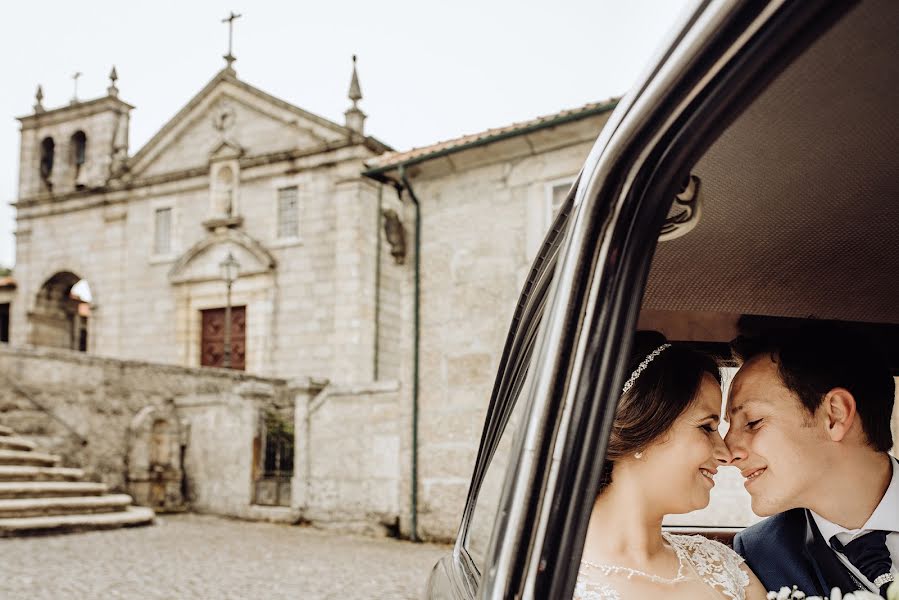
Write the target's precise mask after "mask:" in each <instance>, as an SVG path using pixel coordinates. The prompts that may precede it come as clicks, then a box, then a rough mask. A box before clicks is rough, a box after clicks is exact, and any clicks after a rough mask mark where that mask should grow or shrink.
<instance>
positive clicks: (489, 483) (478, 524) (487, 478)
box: [465, 376, 530, 570]
mask: <svg viewBox="0 0 899 600" xmlns="http://www.w3.org/2000/svg"><path fill="white" fill-rule="evenodd" d="M529 382H530V376H528V377H527V378H526V379H525V383H524V385H523V386H522V387H521V390H525V389H527V387H528V385H529ZM526 405H527V402H525V397H524V394H522V393H521V391H519V394H518V398H516V402H515V406H514V408H513V409H512V413H511V415H510V416H509V421H508V423H506V428H505V430H503V433H502V435H501V437H500V439H499V444H498V445H497V447H496V450H495V452H494V454H493V458H492V459H491V461H490V465H489V466H488V467H487V472H486V473H485V474H484V479H483V481H482V483H481V489H480V492H479V493H478V497H477V501H476V502H475V507H474V511H473V512H472V516H471V521H470V522H469V525H468V532H467V536H466V540H465V548H466V550H468V554H469V555H470V556H471V559H472V560H473V561H474V563H475V565H476V566H477V568H478V570H481V568H482V567H483V565H484V559H485V558H486V555H487V547H488V544H489V543H490V534H491V533H492V532H493V523H494V522H495V520H496V513H497V510H498V509H499V501H500V496H501V495H502V491H503V483H504V482H505V479H506V472H507V470H508V467H509V464H510V459H511V458H512V451H513V448H514V441H515V440H514V438H515V437H516V434H517V433H518V431H519V429H520V428H521V421H522V417H523V414H524V412H525V406H526Z"/></svg>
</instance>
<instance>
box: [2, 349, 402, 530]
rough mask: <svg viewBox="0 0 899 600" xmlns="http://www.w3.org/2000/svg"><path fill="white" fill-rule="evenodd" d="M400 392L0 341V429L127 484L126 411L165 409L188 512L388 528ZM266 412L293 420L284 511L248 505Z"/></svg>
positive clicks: (398, 467)
mask: <svg viewBox="0 0 899 600" xmlns="http://www.w3.org/2000/svg"><path fill="white" fill-rule="evenodd" d="M398 391H399V385H398V384H397V383H396V382H395V381H385V382H379V383H374V384H367V385H363V386H356V387H352V388H348V387H340V386H335V385H330V386H329V385H328V383H327V381H316V380H311V379H297V380H291V381H287V380H284V379H275V378H266V377H256V376H252V375H247V374H245V373H241V372H236V371H226V370H223V369H191V368H185V367H177V366H171V365H161V364H153V363H146V362H137V361H122V360H116V359H107V358H99V357H95V356H90V355H85V354H81V353H77V352H71V351H65V350H49V349H36V348H15V349H12V348H10V347H8V346H6V345H5V344H3V345H0V424H3V425H6V426H8V427H12V428H13V429H14V430H16V431H17V432H18V433H19V434H20V435H22V436H23V437H26V438H28V439H31V440H33V441H35V442H36V443H37V444H38V445H39V447H40V449H41V450H46V451H49V452H52V453H56V454H60V455H61V456H62V457H63V465H65V466H77V467H81V468H83V469H84V470H85V471H86V473H87V476H88V478H89V479H93V480H97V481H102V482H104V483H106V484H107V485H109V486H110V488H111V489H113V490H115V491H129V488H128V481H127V473H128V467H129V465H128V464H127V457H128V455H129V438H130V430H129V428H130V427H132V425H133V422H134V421H135V416H136V415H138V413H141V412H142V411H144V412H146V409H147V407H154V408H156V409H158V412H159V414H166V413H168V414H174V415H175V416H176V418H177V419H178V424H177V425H178V427H179V429H180V431H181V434H182V436H183V440H184V443H185V447H184V455H183V460H184V465H183V468H184V474H185V480H186V491H187V500H188V501H189V505H190V507H191V508H193V509H194V510H197V511H200V512H209V513H215V514H222V515H230V516H235V517H240V518H249V519H271V520H283V521H290V522H296V521H298V520H307V521H310V522H312V523H313V524H316V525H320V526H327V527H337V528H343V529H347V528H349V529H353V530H357V531H360V530H361V531H368V532H378V533H382V534H383V533H391V532H393V531H395V529H396V524H397V519H398V510H399V494H400V480H401V477H400V472H401V471H402V470H403V469H407V468H408V466H404V465H403V464H401V463H400V458H399V447H400V436H401V434H402V428H401V421H400V415H399V413H400V411H399V394H398ZM264 410H275V411H278V412H281V413H282V414H283V413H284V412H288V413H290V412H292V413H293V415H294V417H293V418H294V423H295V429H294V431H295V440H294V448H295V455H294V478H293V481H292V484H291V488H292V489H291V491H292V493H291V502H290V506H287V507H271V506H258V505H255V504H254V501H255V499H254V485H253V481H254V473H255V472H256V470H255V467H256V465H254V459H257V458H258V457H257V454H258V452H259V448H256V449H255V450H254V437H255V436H256V435H257V432H258V427H259V419H260V415H261V413H262V411H264ZM131 455H132V456H134V455H135V454H134V453H132V454H131Z"/></svg>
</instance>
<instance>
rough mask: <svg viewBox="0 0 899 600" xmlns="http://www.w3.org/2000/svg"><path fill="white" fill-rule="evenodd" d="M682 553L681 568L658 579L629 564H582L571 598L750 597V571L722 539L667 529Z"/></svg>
mask: <svg viewBox="0 0 899 600" xmlns="http://www.w3.org/2000/svg"><path fill="white" fill-rule="evenodd" d="M662 537H664V538H665V540H666V541H667V542H668V544H669V545H670V546H671V548H672V549H673V550H674V551H675V553H676V554H677V559H678V564H679V567H678V572H677V575H676V576H675V577H673V578H665V577H659V576H655V575H651V574H649V573H644V572H642V571H636V570H633V569H628V568H625V567H618V566H612V565H595V564H592V563H589V562H586V561H583V562H581V565H580V570H579V571H578V578H577V585H576V586H575V589H574V597H573V599H572V600H636V599H642V598H654V597H659V598H662V597H664V598H675V597H685V598H695V597H703V598H709V599H711V598H725V599H727V600H745V598H746V586H748V585H749V575H747V573H746V572H745V571H744V570H742V569H741V568H740V565H741V564H742V563H743V558H742V557H741V556H740V555H739V554H737V553H736V552H734V551H733V550H731V549H730V548H728V547H727V546H725V545H724V544H722V543H720V542H715V541H712V540H709V539H707V538H705V537H703V536H700V535H674V534H670V533H665V532H663V533H662Z"/></svg>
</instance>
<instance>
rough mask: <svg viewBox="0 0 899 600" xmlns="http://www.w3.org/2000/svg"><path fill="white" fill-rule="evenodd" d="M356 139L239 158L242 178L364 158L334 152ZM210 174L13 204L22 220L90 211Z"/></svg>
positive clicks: (192, 172) (200, 171) (189, 172)
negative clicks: (267, 169)
mask: <svg viewBox="0 0 899 600" xmlns="http://www.w3.org/2000/svg"><path fill="white" fill-rule="evenodd" d="M357 138H358V139H351V140H341V141H338V142H328V143H325V144H322V145H320V146H317V147H315V148H305V149H296V150H286V151H282V152H270V153H266V154H259V155H255V156H244V157H242V158H241V159H240V161H239V164H240V168H241V171H242V173H243V175H242V176H241V179H242V180H243V181H245V182H247V181H252V180H254V179H256V177H255V176H254V175H253V174H252V169H254V168H259V167H264V166H267V165H277V164H278V163H288V164H286V165H284V166H285V169H284V173H291V174H293V173H298V172H302V171H311V170H314V169H320V168H324V167H328V166H333V165H337V164H340V163H344V162H348V161H362V160H364V159H365V158H367V156H365V154H366V152H362V151H360V152H358V153H353V154H352V155H350V156H335V154H336V153H339V151H341V150H346V149H350V148H354V147H358V146H360V141H361V140H362V139H367V138H362V136H357ZM364 147H365V148H366V149H367V150H369V151H372V152H373V151H374V150H372V149H371V148H370V147H369V146H367V145H366V146H364ZM316 157H318V160H306V161H305V162H303V161H304V159H315V158H316ZM298 161H299V164H298ZM360 174H361V168H360ZM208 177H209V166H208V165H204V166H202V167H196V168H193V169H185V170H182V171H173V172H170V173H164V174H160V175H154V176H152V177H145V178H141V179H133V180H131V181H119V182H115V183H116V185H111V186H108V187H106V188H102V189H92V190H73V191H71V192H67V193H65V194H46V193H45V194H41V195H40V196H33V197H30V198H20V199H19V200H17V201H15V202H13V203H12V205H13V206H15V207H16V209H17V212H18V215H17V218H18V219H19V220H25V219H29V218H34V217H37V216H46V215H51V214H62V213H67V212H75V211H79V210H87V209H90V208H95V207H97V206H106V205H110V204H118V203H125V202H128V201H129V200H131V199H133V198H134V192H135V191H140V190H146V189H147V188H152V187H155V186H165V185H167V184H180V185H177V186H176V187H177V191H185V190H194V189H203V188H206V187H208V185H209V183H208ZM260 177H265V175H260ZM192 180H195V181H192ZM149 195H152V194H149Z"/></svg>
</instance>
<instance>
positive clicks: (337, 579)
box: [0, 515, 450, 600]
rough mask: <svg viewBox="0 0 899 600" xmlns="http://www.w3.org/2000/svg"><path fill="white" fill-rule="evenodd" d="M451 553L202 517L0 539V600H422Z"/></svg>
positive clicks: (434, 547) (433, 547)
mask: <svg viewBox="0 0 899 600" xmlns="http://www.w3.org/2000/svg"><path fill="white" fill-rule="evenodd" d="M449 551H450V549H449V547H445V546H438V545H428V544H412V543H409V542H402V541H397V540H391V539H377V538H367V537H362V536H352V535H344V534H337V533H331V532H324V531H319V530H315V529H311V528H306V527H295V526H289V525H275V524H271V523H250V522H243V521H234V520H229V519H222V518H218V517H210V516H199V515H178V516H162V517H159V518H157V525H154V526H150V527H138V528H133V529H120V530H114V531H97V532H87V533H76V534H70V535H58V536H48V537H30V538H17V539H0V598H2V600H44V599H47V600H51V599H52V600H67V599H77V600H87V599H102V600H112V599H120V598H127V599H129V600H130V599H135V600H137V599H140V600H145V599H153V600H155V599H166V600H172V599H181V598H198V599H207V598H208V599H210V600H231V599H235V600H237V599H240V600H243V599H252V600H256V599H258V600H278V599H281V598H291V599H297V600H299V599H302V600H331V599H334V600H337V599H341V600H342V599H353V600H355V599H362V598H378V599H388V598H389V599H391V600H394V599H405V598H409V599H412V598H416V599H417V598H421V596H422V591H423V590H424V584H425V581H426V579H427V576H428V573H429V571H430V568H431V566H432V565H433V564H434V563H435V562H436V561H437V559H438V558H439V557H440V556H442V555H444V554H446V553H448V552H449Z"/></svg>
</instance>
